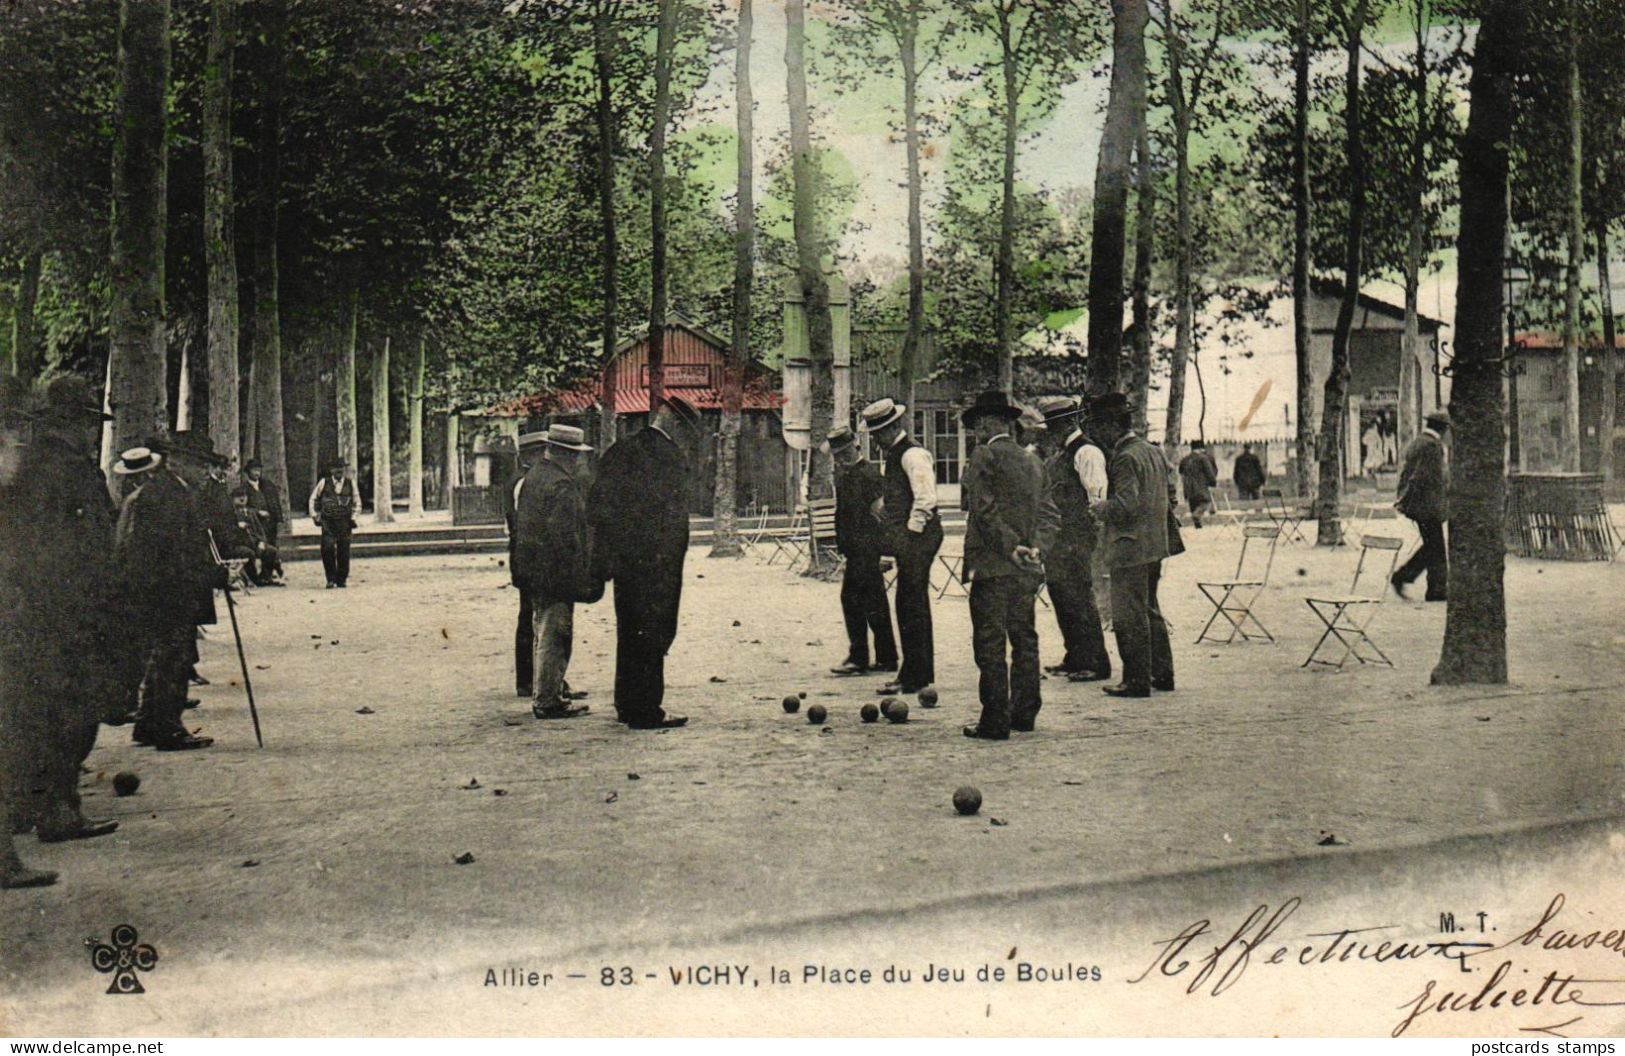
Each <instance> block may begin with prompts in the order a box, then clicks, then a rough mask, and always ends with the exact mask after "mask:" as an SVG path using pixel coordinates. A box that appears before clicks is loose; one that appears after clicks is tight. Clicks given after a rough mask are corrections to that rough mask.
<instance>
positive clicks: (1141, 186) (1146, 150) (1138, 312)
mask: <svg viewBox="0 0 1625 1056" xmlns="http://www.w3.org/2000/svg"><path fill="white" fill-rule="evenodd" d="M1140 99H1141V101H1142V103H1143V102H1144V100H1145V94H1144V93H1143V92H1142V93H1141V96H1140ZM1139 124H1140V134H1139V137H1138V142H1137V143H1136V144H1135V147H1134V153H1135V174H1136V182H1135V186H1134V296H1133V303H1134V328H1133V330H1134V358H1133V361H1132V363H1131V365H1130V366H1131V370H1130V380H1129V399H1130V400H1131V401H1132V402H1133V404H1134V431H1135V432H1137V433H1139V434H1140V435H1141V436H1145V435H1146V431H1147V427H1148V425H1149V422H1148V420H1147V413H1146V412H1147V410H1148V407H1147V405H1148V404H1149V403H1150V402H1151V256H1152V253H1154V252H1155V249H1156V241H1155V229H1156V217H1157V199H1156V193H1157V192H1156V186H1155V182H1154V180H1153V178H1152V174H1151V131H1150V129H1149V128H1148V127H1147V124H1146V120H1145V112H1144V110H1143V109H1142V110H1141V112H1140V122H1139ZM1169 453H1170V454H1172V452H1169Z"/></svg>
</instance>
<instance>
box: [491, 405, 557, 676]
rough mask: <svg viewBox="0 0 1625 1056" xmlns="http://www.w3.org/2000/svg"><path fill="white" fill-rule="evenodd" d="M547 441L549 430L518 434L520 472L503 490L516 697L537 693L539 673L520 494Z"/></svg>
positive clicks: (533, 610)
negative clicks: (524, 568) (514, 602)
mask: <svg viewBox="0 0 1625 1056" xmlns="http://www.w3.org/2000/svg"><path fill="white" fill-rule="evenodd" d="M546 443H547V430H546V429H543V430H541V431H539V432H534V433H523V434H521V435H520V437H519V472H518V473H516V474H515V475H514V478H513V479H512V480H510V481H508V484H507V486H506V487H504V488H503V489H502V518H503V520H505V521H507V523H508V576H509V579H510V581H511V582H512V583H513V585H514V588H515V589H516V590H518V591H519V621H518V622H517V623H516V624H514V629H513V673H514V693H515V695H516V696H521V697H529V696H531V695H532V693H533V692H534V689H535V686H534V683H535V673H536V655H535V654H536V626H535V622H534V621H535V608H534V604H535V599H533V598H532V597H531V594H530V588H529V587H527V586H526V585H525V583H524V581H523V577H521V576H520V575H519V566H518V564H517V563H516V560H515V559H516V549H517V547H518V545H519V521H518V518H519V497H520V495H521V494H522V493H523V492H524V489H525V474H527V473H529V472H530V467H531V466H533V465H535V464H536V462H537V460H538V459H539V458H540V457H541V452H542V447H543V445H544V444H546Z"/></svg>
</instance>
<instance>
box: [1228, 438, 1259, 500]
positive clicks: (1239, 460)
mask: <svg viewBox="0 0 1625 1056" xmlns="http://www.w3.org/2000/svg"><path fill="white" fill-rule="evenodd" d="M1234 479H1235V482H1236V494H1237V495H1240V496H1241V497H1242V498H1244V499H1256V498H1258V489H1259V488H1262V487H1263V486H1264V464H1263V463H1262V462H1260V461H1259V460H1258V456H1257V455H1255V454H1253V445H1252V444H1242V445H1241V454H1239V455H1237V456H1236V467H1235V471H1234Z"/></svg>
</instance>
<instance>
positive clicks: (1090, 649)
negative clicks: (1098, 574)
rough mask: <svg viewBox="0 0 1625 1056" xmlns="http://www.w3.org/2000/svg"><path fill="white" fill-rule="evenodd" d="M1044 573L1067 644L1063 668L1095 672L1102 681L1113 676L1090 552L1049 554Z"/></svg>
mask: <svg viewBox="0 0 1625 1056" xmlns="http://www.w3.org/2000/svg"><path fill="white" fill-rule="evenodd" d="M1044 571H1045V579H1046V581H1047V582H1048V584H1049V598H1050V601H1051V602H1053V603H1054V605H1055V622H1056V624H1057V625H1058V626H1059V627H1060V628H1061V639H1062V640H1063V641H1064V642H1066V656H1064V657H1063V658H1062V659H1061V666H1062V667H1063V668H1065V669H1066V670H1067V671H1093V672H1094V673H1095V674H1097V675H1099V676H1101V677H1102V678H1104V677H1106V676H1107V675H1110V674H1111V673H1112V658H1111V654H1110V653H1108V652H1106V634H1105V632H1104V631H1103V630H1102V629H1101V622H1100V607H1099V606H1098V605H1097V604H1096V603H1095V584H1094V580H1093V577H1091V576H1090V574H1089V551H1087V550H1073V549H1068V550H1065V551H1057V552H1054V553H1051V554H1048V555H1046V556H1045V558H1044Z"/></svg>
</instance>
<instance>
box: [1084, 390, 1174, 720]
mask: <svg viewBox="0 0 1625 1056" xmlns="http://www.w3.org/2000/svg"><path fill="white" fill-rule="evenodd" d="M1086 427H1087V429H1088V431H1089V435H1090V436H1093V437H1095V438H1096V439H1098V440H1099V441H1100V442H1101V443H1102V444H1103V445H1105V446H1106V448H1107V449H1108V450H1109V451H1110V456H1109V459H1108V461H1107V464H1106V476H1107V487H1106V502H1105V504H1104V505H1103V506H1102V508H1101V510H1100V516H1101V522H1102V534H1103V535H1104V537H1105V548H1106V557H1105V561H1106V567H1107V568H1109V569H1110V570H1111V580H1112V585H1111V598H1112V628H1113V630H1114V631H1115V632H1116V636H1117V655H1118V658H1119V659H1120V660H1121V661H1122V663H1123V681H1122V682H1120V683H1119V684H1117V685H1114V686H1107V687H1105V692H1106V693H1107V694H1109V695H1111V696H1114V697H1149V696H1150V695H1151V691H1152V690H1153V689H1158V690H1164V691H1172V690H1173V688H1174V654H1173V650H1172V648H1171V647H1170V646H1169V642H1168V626H1167V624H1165V623H1164V622H1163V619H1162V610H1161V609H1160V608H1159V607H1158V605H1157V583H1158V581H1159V580H1160V579H1161V577H1162V561H1163V558H1165V557H1167V556H1168V555H1169V537H1168V525H1169V521H1170V520H1171V518H1170V517H1169V515H1168V514H1169V510H1170V508H1171V507H1172V505H1173V498H1174V496H1173V485H1172V483H1171V482H1170V481H1169V479H1168V478H1169V470H1168V461H1167V459H1165V458H1164V457H1163V455H1162V452H1161V451H1159V450H1158V449H1157V448H1155V447H1153V446H1152V445H1151V444H1150V442H1148V441H1147V440H1146V439H1145V438H1144V437H1142V436H1139V435H1138V434H1136V433H1135V432H1134V429H1133V409H1132V408H1131V407H1130V405H1129V402H1128V397H1126V396H1124V395H1123V394H1122V393H1118V392H1113V393H1107V394H1106V395H1104V396H1100V397H1098V398H1096V399H1095V400H1093V401H1092V402H1091V403H1090V405H1089V411H1088V415H1087V417H1086Z"/></svg>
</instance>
